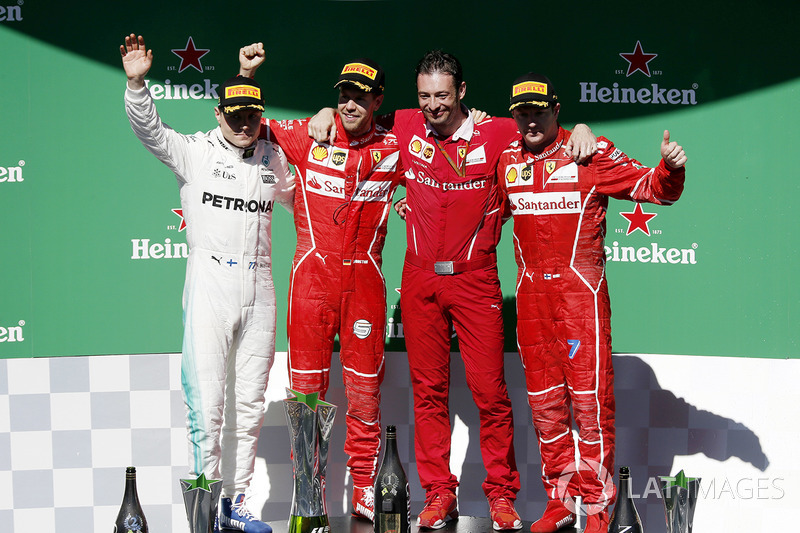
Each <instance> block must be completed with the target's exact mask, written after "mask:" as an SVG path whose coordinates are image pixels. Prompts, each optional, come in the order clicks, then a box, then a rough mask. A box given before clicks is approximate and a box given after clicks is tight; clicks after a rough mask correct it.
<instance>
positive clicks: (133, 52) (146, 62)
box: [119, 33, 153, 89]
mask: <svg viewBox="0 0 800 533" xmlns="http://www.w3.org/2000/svg"><path fill="white" fill-rule="evenodd" d="M119 53H120V54H121V55H122V67H123V68H124V69H125V74H126V75H127V76H128V86H129V87H130V88H131V89H141V88H142V87H144V77H145V76H146V75H147V73H148V72H149V71H150V67H152V66H153V51H152V50H148V49H147V47H146V46H145V45H144V37H142V36H141V35H139V37H138V38H137V37H136V34H134V33H131V34H130V35H127V36H126V37H125V44H124V45H120V47H119Z"/></svg>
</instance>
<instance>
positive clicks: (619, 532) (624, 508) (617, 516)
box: [608, 466, 644, 533]
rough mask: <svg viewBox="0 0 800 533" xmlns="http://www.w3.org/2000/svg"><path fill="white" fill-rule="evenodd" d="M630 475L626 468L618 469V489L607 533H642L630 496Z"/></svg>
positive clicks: (639, 520)
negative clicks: (615, 504)
mask: <svg viewBox="0 0 800 533" xmlns="http://www.w3.org/2000/svg"><path fill="white" fill-rule="evenodd" d="M631 494H632V493H631V473H630V470H629V469H628V467H627V466H622V467H620V469H619V489H618V490H617V506H616V507H614V513H613V514H612V515H611V522H610V523H609V524H608V533H623V532H624V533H644V528H642V521H641V519H640V518H639V513H638V512H637V511H636V506H635V505H634V504H633V496H632V495H631Z"/></svg>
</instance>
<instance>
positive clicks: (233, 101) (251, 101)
mask: <svg viewBox="0 0 800 533" xmlns="http://www.w3.org/2000/svg"><path fill="white" fill-rule="evenodd" d="M245 107H250V108H253V109H258V110H259V111H264V97H263V95H262V94H261V86H260V85H259V84H258V83H256V81H255V80H253V79H251V78H245V77H244V76H236V77H235V78H230V79H229V80H226V81H225V83H223V84H222V87H221V88H220V91H219V108H220V110H221V111H222V112H223V113H228V114H229V113H235V112H237V111H239V110H240V109H242V108H245Z"/></svg>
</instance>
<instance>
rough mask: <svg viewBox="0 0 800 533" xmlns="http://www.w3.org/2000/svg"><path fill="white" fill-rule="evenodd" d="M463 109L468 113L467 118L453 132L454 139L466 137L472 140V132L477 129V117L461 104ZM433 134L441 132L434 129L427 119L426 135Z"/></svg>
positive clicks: (466, 139)
mask: <svg viewBox="0 0 800 533" xmlns="http://www.w3.org/2000/svg"><path fill="white" fill-rule="evenodd" d="M461 111H463V112H464V113H465V114H466V115H467V119H466V120H465V121H464V122H463V123H462V124H461V126H459V127H458V129H457V130H456V132H455V133H454V134H453V137H452V139H453V141H454V142H455V141H458V140H459V139H464V140H465V141H467V142H469V141H471V140H472V133H473V132H474V131H475V119H474V118H473V116H472V112H471V111H470V110H469V109H468V108H467V106H465V105H464V104H461ZM431 135H436V136H438V135H439V133H438V132H437V131H436V130H435V129H433V126H431V125H430V124H429V123H428V121H427V120H426V121H425V136H426V137H430V136H431Z"/></svg>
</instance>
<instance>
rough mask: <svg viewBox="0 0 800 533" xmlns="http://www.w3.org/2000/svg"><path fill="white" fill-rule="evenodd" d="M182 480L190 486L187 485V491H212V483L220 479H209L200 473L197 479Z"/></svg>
mask: <svg viewBox="0 0 800 533" xmlns="http://www.w3.org/2000/svg"><path fill="white" fill-rule="evenodd" d="M181 481H184V482H186V483H188V484H189V486H188V487H186V490H187V491H189V490H194V489H200V490H204V491H206V492H211V484H212V483H216V482H217V481H219V480H218V479H208V478H207V477H206V475H205V474H200V475H199V476H197V479H182V480H181Z"/></svg>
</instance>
